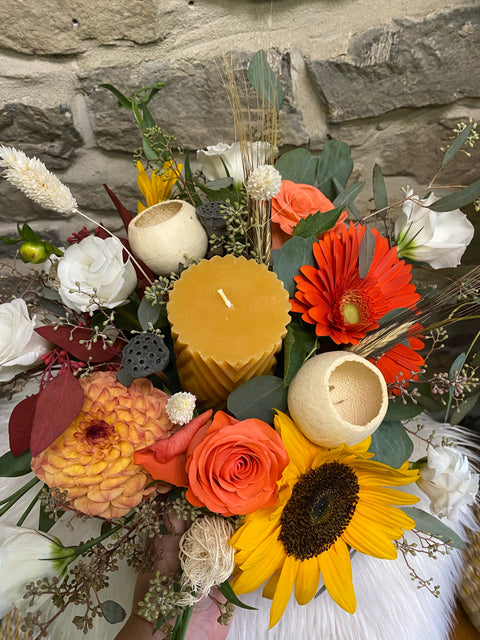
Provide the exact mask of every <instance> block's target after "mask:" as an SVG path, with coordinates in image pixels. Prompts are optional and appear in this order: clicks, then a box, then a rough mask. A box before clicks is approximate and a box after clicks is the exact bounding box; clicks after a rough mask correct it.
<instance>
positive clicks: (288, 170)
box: [275, 148, 318, 185]
mask: <svg viewBox="0 0 480 640" xmlns="http://www.w3.org/2000/svg"><path fill="white" fill-rule="evenodd" d="M317 163H318V159H317V158H315V157H314V156H312V154H311V153H310V151H308V149H303V148H302V149H293V150H292V151H287V153H284V154H283V155H281V156H280V158H279V159H278V160H277V163H276V165H275V168H276V169H277V171H279V172H280V175H281V176H282V178H283V180H291V181H292V182H296V183H297V184H310V185H314V184H315V177H316V173H317Z"/></svg>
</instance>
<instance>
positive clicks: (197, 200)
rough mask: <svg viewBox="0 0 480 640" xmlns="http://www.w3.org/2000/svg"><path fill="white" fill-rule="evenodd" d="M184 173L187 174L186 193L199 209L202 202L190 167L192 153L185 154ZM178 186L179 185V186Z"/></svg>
mask: <svg viewBox="0 0 480 640" xmlns="http://www.w3.org/2000/svg"><path fill="white" fill-rule="evenodd" d="M183 171H184V173H185V192H186V193H187V194H188V195H189V197H190V199H191V201H192V202H193V204H194V205H195V206H196V207H199V206H200V205H201V204H202V200H201V198H200V196H199V195H198V194H197V192H196V191H195V187H194V184H193V174H192V168H191V165H190V153H189V152H188V151H186V152H185V157H184V159H183ZM178 185H179V183H177V186H178Z"/></svg>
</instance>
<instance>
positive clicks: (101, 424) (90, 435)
mask: <svg viewBox="0 0 480 640" xmlns="http://www.w3.org/2000/svg"><path fill="white" fill-rule="evenodd" d="M112 431H113V427H112V425H110V424H108V422H105V421H104V420H96V421H95V422H91V423H90V424H89V425H88V427H87V428H86V430H85V436H86V438H87V440H89V441H90V442H93V443H95V442H98V440H101V439H102V438H106V437H107V436H109V435H110V434H111V433H112Z"/></svg>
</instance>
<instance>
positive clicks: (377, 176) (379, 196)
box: [372, 164, 388, 218]
mask: <svg viewBox="0 0 480 640" xmlns="http://www.w3.org/2000/svg"><path fill="white" fill-rule="evenodd" d="M372 188H373V200H374V202H375V209H376V210H377V211H379V210H381V209H383V211H382V213H381V214H380V215H381V216H382V218H384V217H385V216H386V214H387V211H386V208H387V207H388V196H387V189H386V187H385V180H384V178H383V173H382V170H381V168H380V167H379V165H378V164H375V165H374V167H373V178H372Z"/></svg>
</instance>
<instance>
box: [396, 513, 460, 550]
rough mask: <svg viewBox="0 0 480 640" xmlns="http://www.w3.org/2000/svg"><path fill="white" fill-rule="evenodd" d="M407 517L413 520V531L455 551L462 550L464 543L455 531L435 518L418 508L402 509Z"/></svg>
mask: <svg viewBox="0 0 480 640" xmlns="http://www.w3.org/2000/svg"><path fill="white" fill-rule="evenodd" d="M402 511H404V512H405V513H406V514H407V516H410V518H412V520H415V529H417V530H418V531H423V533H426V534H429V535H431V536H434V537H435V538H438V540H441V541H442V542H444V543H445V544H448V545H450V546H451V547H455V549H463V547H464V546H465V545H464V542H463V540H462V539H461V538H460V536H459V535H458V534H456V533H455V531H452V530H451V529H450V527H447V525H446V524H444V523H443V522H441V521H440V520H439V519H438V518H435V516H432V515H431V514H430V513H427V512H426V511H423V509H419V508H418V507H402Z"/></svg>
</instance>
